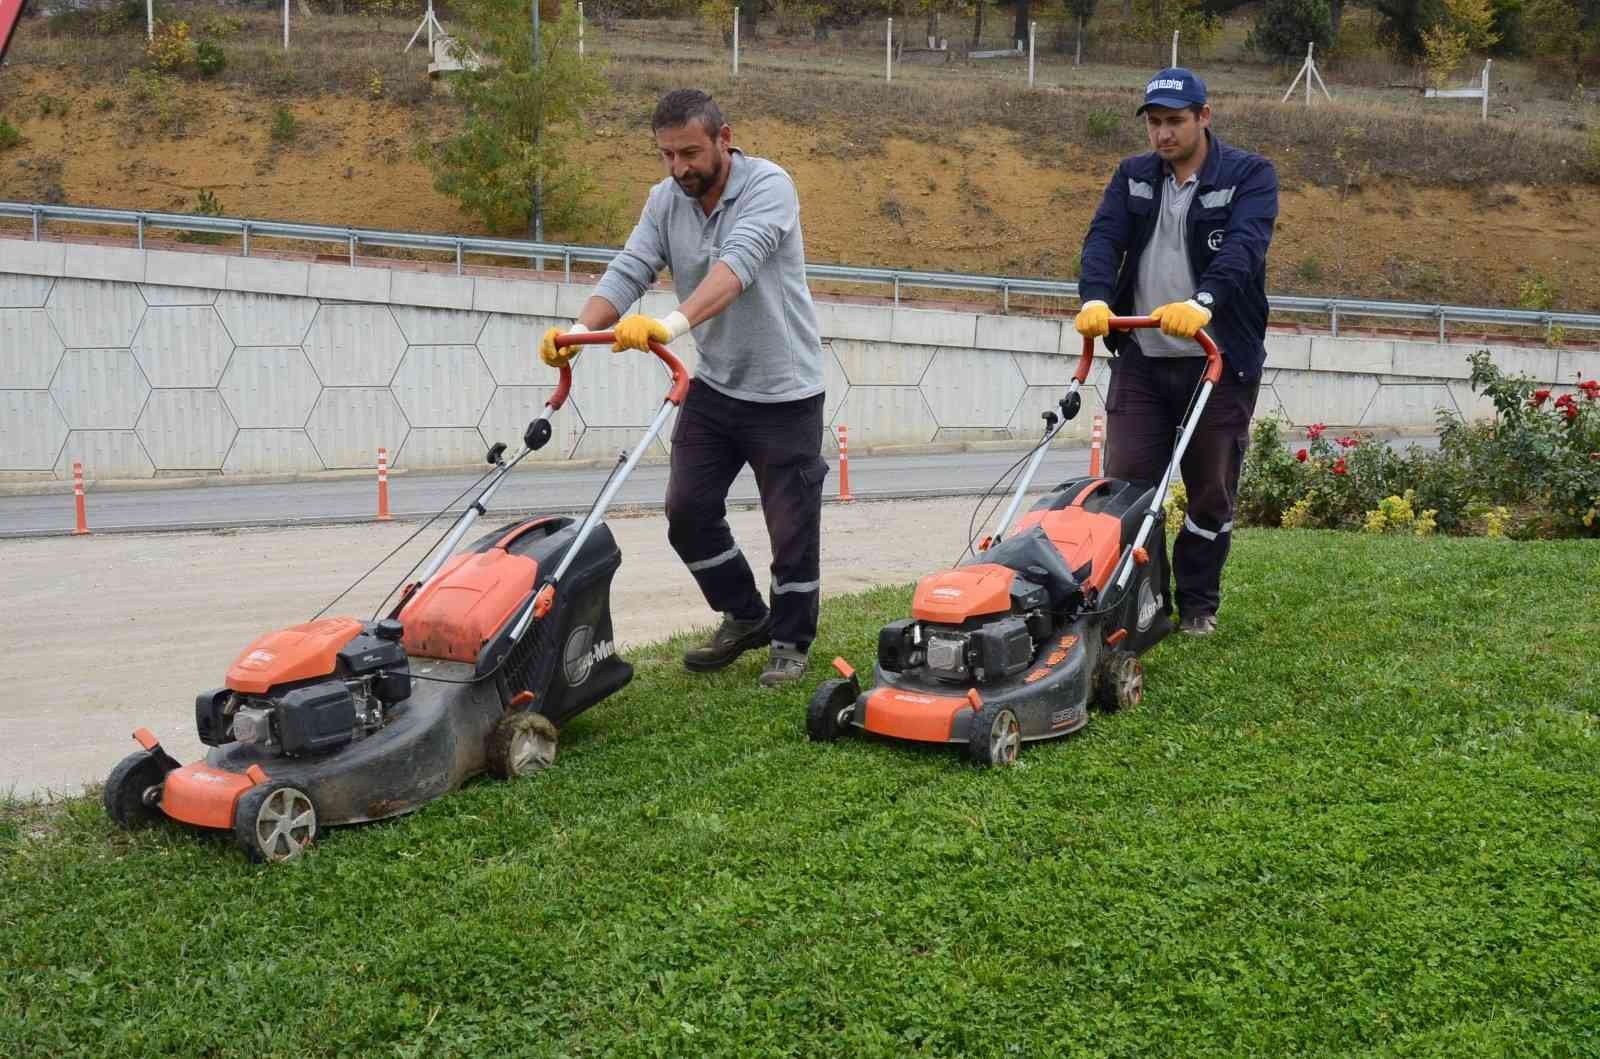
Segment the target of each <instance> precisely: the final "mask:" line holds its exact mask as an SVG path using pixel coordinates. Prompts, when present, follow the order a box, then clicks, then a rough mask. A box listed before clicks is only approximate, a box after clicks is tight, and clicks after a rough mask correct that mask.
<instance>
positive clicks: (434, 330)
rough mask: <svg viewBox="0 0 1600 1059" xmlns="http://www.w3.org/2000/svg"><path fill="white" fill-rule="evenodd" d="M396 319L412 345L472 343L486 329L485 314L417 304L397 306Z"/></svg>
mask: <svg viewBox="0 0 1600 1059" xmlns="http://www.w3.org/2000/svg"><path fill="white" fill-rule="evenodd" d="M391 309H392V311H393V312H394V322H395V323H396V324H399V325H400V333H401V334H403V335H405V336H406V341H407V342H409V343H411V344H412V345H413V346H461V345H471V344H472V343H473V342H475V341H477V339H478V332H480V331H482V330H483V321H484V317H485V316H486V315H487V314H485V313H469V312H462V311H460V310H459V309H424V308H420V307H418V306H414V305H395V306H392V307H391Z"/></svg>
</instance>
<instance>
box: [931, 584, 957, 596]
mask: <svg viewBox="0 0 1600 1059" xmlns="http://www.w3.org/2000/svg"><path fill="white" fill-rule="evenodd" d="M933 594H934V595H936V596H938V597H939V598H940V599H960V598H961V590H960V589H959V588H950V587H949V586H946V587H944V588H936V589H934V590H933Z"/></svg>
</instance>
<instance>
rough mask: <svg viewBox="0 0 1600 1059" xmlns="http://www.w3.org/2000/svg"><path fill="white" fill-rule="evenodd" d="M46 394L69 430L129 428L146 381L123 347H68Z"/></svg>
mask: <svg viewBox="0 0 1600 1059" xmlns="http://www.w3.org/2000/svg"><path fill="white" fill-rule="evenodd" d="M50 393H51V394H52V395H53V396H54V397H55V399H56V405H57V407H59V408H60V409H61V414H62V415H64V416H66V417H67V425H68V426H69V427H71V428H72V429H73V430H132V429H133V427H134V424H135V423H137V422H138V421H139V412H140V410H141V409H143V408H144V402H145V398H147V397H149V396H150V384H149V383H148V382H146V381H145V377H144V372H142V371H140V370H139V364H138V362H137V361H135V360H134V359H133V354H132V353H130V352H128V351H127V350H126V349H71V350H68V351H67V353H66V355H65V356H64V357H62V358H61V368H60V370H58V371H57V372H56V377H55V381H54V382H52V383H51V384H50Z"/></svg>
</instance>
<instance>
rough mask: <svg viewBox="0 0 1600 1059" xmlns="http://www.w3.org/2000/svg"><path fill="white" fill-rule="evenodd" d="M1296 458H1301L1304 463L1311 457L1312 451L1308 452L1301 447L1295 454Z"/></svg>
mask: <svg viewBox="0 0 1600 1059" xmlns="http://www.w3.org/2000/svg"><path fill="white" fill-rule="evenodd" d="M1294 458H1295V459H1297V460H1299V461H1300V462H1301V463H1304V462H1306V461H1307V460H1309V459H1310V458H1311V453H1309V452H1307V451H1306V450H1305V449H1301V450H1300V451H1299V452H1297V453H1295V454H1294Z"/></svg>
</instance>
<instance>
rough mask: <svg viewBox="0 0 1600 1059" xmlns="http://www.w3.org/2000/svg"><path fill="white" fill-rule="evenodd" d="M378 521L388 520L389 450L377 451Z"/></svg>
mask: <svg viewBox="0 0 1600 1059" xmlns="http://www.w3.org/2000/svg"><path fill="white" fill-rule="evenodd" d="M378 521H379V522H388V521H390V518H389V450H388V449H384V448H380V449H379V450H378Z"/></svg>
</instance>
